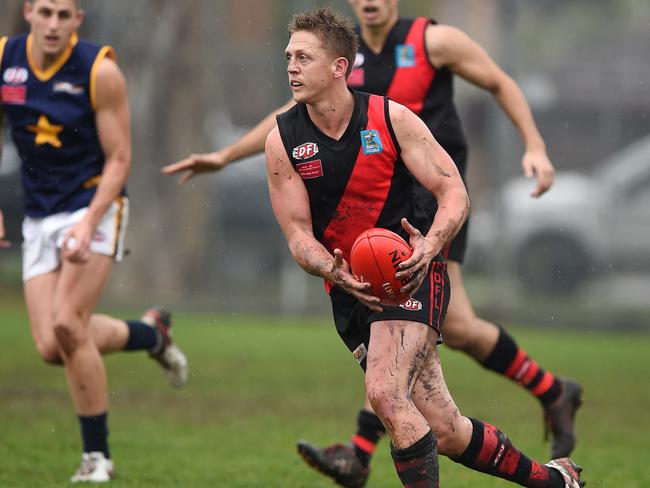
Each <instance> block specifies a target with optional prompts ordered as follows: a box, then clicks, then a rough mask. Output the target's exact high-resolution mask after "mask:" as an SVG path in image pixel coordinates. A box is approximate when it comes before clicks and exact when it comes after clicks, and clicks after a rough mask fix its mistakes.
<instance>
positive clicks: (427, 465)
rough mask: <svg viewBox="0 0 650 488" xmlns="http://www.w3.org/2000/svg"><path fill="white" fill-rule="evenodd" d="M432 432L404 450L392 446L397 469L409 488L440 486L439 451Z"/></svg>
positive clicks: (402, 480) (403, 482)
mask: <svg viewBox="0 0 650 488" xmlns="http://www.w3.org/2000/svg"><path fill="white" fill-rule="evenodd" d="M436 446H437V443H436V439H435V438H434V437H433V433H432V432H431V431H429V432H427V433H426V434H425V435H424V437H422V439H420V440H419V441H417V442H416V443H415V444H413V445H412V446H409V447H405V448H404V449H395V448H394V447H392V446H391V455H392V456H393V462H394V463H395V469H396V470H397V475H398V476H399V479H400V481H401V482H402V484H403V485H404V486H406V487H409V488H438V487H439V486H440V478H439V471H440V470H439V467H438V449H437V447H436Z"/></svg>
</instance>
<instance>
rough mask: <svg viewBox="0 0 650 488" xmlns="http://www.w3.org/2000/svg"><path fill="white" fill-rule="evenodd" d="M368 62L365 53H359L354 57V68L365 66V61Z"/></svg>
mask: <svg viewBox="0 0 650 488" xmlns="http://www.w3.org/2000/svg"><path fill="white" fill-rule="evenodd" d="M365 62H366V57H365V56H364V55H363V53H357V57H356V58H354V65H353V66H352V67H353V68H360V67H361V66H363V63H365Z"/></svg>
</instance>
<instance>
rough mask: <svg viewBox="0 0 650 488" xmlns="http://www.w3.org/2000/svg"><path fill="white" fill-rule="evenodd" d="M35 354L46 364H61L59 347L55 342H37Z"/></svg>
mask: <svg viewBox="0 0 650 488" xmlns="http://www.w3.org/2000/svg"><path fill="white" fill-rule="evenodd" d="M36 352H37V353H38V355H39V356H40V357H41V359H42V360H43V361H45V362H46V363H48V364H63V360H62V359H61V354H60V353H59V347H58V345H57V343H56V341H55V340H50V341H37V342H36Z"/></svg>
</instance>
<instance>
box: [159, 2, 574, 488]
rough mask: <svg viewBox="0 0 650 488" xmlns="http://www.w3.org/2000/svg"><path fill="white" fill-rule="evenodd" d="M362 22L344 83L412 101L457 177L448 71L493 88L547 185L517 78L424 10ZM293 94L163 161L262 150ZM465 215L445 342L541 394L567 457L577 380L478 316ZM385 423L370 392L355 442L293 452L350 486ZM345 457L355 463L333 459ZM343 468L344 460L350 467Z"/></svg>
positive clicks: (461, 148)
mask: <svg viewBox="0 0 650 488" xmlns="http://www.w3.org/2000/svg"><path fill="white" fill-rule="evenodd" d="M349 3H350V5H351V6H352V8H353V10H354V12H355V15H356V17H357V19H358V21H359V24H360V25H359V27H358V28H357V32H358V34H359V37H360V51H359V55H358V56H357V58H356V60H355V65H354V69H353V70H352V73H351V76H350V78H349V79H348V84H349V85H350V86H353V87H354V88H357V89H359V90H361V91H366V92H369V93H375V94H379V95H388V96H389V97H390V98H391V99H392V100H395V101H397V102H399V103H401V104H404V105H405V106H407V107H409V108H410V109H411V110H413V111H414V112H415V113H416V114H418V115H419V116H420V118H421V119H422V120H423V121H424V122H425V123H426V124H427V126H428V127H429V129H430V130H431V132H432V133H433V134H434V136H435V137H436V138H437V140H438V141H439V143H440V144H441V145H442V147H443V148H444V149H445V150H446V151H447V152H448V153H449V154H450V155H451V156H452V159H453V160H454V162H455V163H456V166H457V167H458V169H459V171H460V173H461V176H464V174H465V170H466V159H467V142H466V139H465V135H464V133H463V130H462V125H461V122H460V119H459V117H458V114H457V111H456V108H455V105H454V102H453V86H452V84H453V76H454V75H455V74H457V75H459V76H461V77H462V78H464V79H466V80H467V81H469V82H471V83H473V84H475V85H477V86H479V87H480V88H483V89H485V90H487V91H489V92H490V93H491V94H492V95H493V96H494V98H495V100H496V101H497V103H498V104H499V106H500V107H501V108H502V110H503V111H504V112H505V113H506V114H507V115H508V116H509V118H510V119H511V120H512V122H513V124H514V125H515V126H516V127H517V129H518V130H519V132H520V134H521V137H522V140H523V142H524V145H525V152H524V155H523V158H522V167H523V171H524V174H525V176H527V177H533V176H534V177H535V178H536V181H537V184H536V187H535V190H534V192H533V193H532V196H533V197H539V196H541V195H542V194H543V193H545V192H546V191H547V190H548V189H549V188H550V187H551V185H552V183H553V178H554V169H553V166H552V164H551V162H550V161H549V159H548V156H547V154H546V149H545V145H544V141H543V139H542V137H541V135H540V133H539V131H538V129H537V127H536V124H535V121H534V119H533V117H532V114H531V111H530V108H529V106H528V103H527V102H526V99H525V98H524V95H523V93H522V92H521V90H520V89H519V87H518V86H517V84H516V83H515V82H514V81H513V80H512V78H510V77H509V76H508V75H507V74H506V73H504V72H503V70H501V69H500V68H499V67H498V66H497V65H496V64H495V63H494V61H493V60H492V59H491V58H490V57H489V55H488V54H487V53H486V52H485V51H484V50H483V49H482V48H481V47H480V46H479V45H478V44H477V43H476V42H474V41H473V40H472V39H470V38H469V37H468V36H467V35H466V34H464V33H463V32H461V31H459V30H458V29H455V28H453V27H450V26H444V25H437V24H435V23H433V22H432V21H430V20H428V19H425V18H418V19H415V20H411V19H403V18H400V17H399V12H398V2H397V0H350V1H349ZM293 104H294V102H293V101H289V102H288V103H286V104H285V105H284V106H283V107H281V108H279V109H278V110H276V111H274V112H273V113H272V114H270V115H269V116H267V117H266V118H265V119H263V120H262V121H261V122H260V123H259V124H258V125H257V126H256V127H255V128H253V129H252V130H251V131H250V132H249V133H248V134H246V135H245V136H243V137H242V138H241V139H239V140H238V141H236V142H235V143H233V144H232V145H230V146H228V147H225V148H223V149H221V150H219V151H216V152H214V153H209V154H196V155H191V156H190V157H188V158H186V159H184V160H182V161H179V162H177V163H175V164H172V165H169V166H167V167H166V168H164V169H163V171H164V172H165V173H167V174H173V173H179V172H180V173H183V175H182V177H181V180H180V182H181V183H184V182H185V181H187V180H188V179H189V178H191V177H193V176H194V175H196V174H200V173H203V172H207V171H215V170H219V169H221V168H223V167H225V166H226V165H228V164H229V163H231V162H233V161H237V160H239V159H241V158H244V157H247V156H250V155H252V154H255V153H257V152H259V151H261V150H262V146H263V141H264V139H265V137H266V135H267V134H268V132H269V131H270V130H271V129H272V127H273V126H274V125H275V119H274V116H275V114H276V113H281V112H284V111H286V110H288V109H289V108H290V107H291V106H293ZM416 194H417V198H418V200H419V202H420V203H421V211H425V212H427V211H431V210H432V209H435V200H434V199H433V198H432V197H431V195H430V194H429V193H428V192H427V191H426V190H425V189H423V188H422V187H419V188H417V189H416ZM467 231H468V224H467V223H466V224H465V225H464V226H463V227H462V228H461V230H460V232H459V234H458V235H457V236H456V237H455V238H454V240H453V241H452V242H451V243H450V244H449V245H448V246H447V248H446V249H445V254H446V258H447V262H448V272H449V278H450V281H451V285H452V288H453V289H454V294H453V298H452V300H451V302H450V304H449V310H448V313H447V319H446V322H445V333H444V341H445V343H446V344H447V345H448V346H450V347H452V348H454V349H458V350H460V351H463V352H465V353H467V354H468V355H470V356H471V357H472V358H474V359H475V360H476V361H478V362H479V363H480V364H481V365H483V366H484V367H485V368H487V369H490V370H492V371H494V372H496V373H498V374H501V375H503V376H506V377H508V378H510V379H512V380H513V381H515V382H516V383H517V384H519V385H521V386H523V387H524V388H526V389H527V390H528V391H529V392H530V393H532V394H533V395H534V396H535V397H536V398H538V400H539V401H540V403H541V405H542V408H543V410H544V417H545V424H546V426H547V428H548V429H549V430H550V432H551V434H552V436H553V442H552V448H551V458H558V457H563V456H568V455H569V454H570V453H571V451H572V450H573V448H574V446H575V432H574V417H575V412H576V410H577V408H578V407H579V405H580V403H581V392H582V389H581V387H580V385H579V384H577V383H576V382H575V381H571V380H565V379H561V378H558V377H557V376H555V375H554V374H552V373H551V372H550V371H548V370H545V369H544V368H542V367H541V366H540V365H539V364H538V363H537V362H536V361H535V360H533V359H532V358H530V357H529V355H528V354H527V353H526V352H525V351H524V350H523V349H522V348H521V347H520V346H519V345H518V344H517V343H516V341H515V340H514V339H513V338H512V337H511V336H510V334H508V332H507V331H506V330H505V329H503V328H502V327H500V326H497V325H496V324H493V323H490V322H488V321H485V320H483V319H481V318H480V317H478V316H477V315H476V313H475V311H474V309H473V307H472V305H471V303H470V301H469V297H468V296H467V293H466V291H465V288H464V285H463V280H462V274H461V264H462V262H463V260H464V257H465V248H466V243H467ZM384 432H385V431H384V427H383V425H382V423H381V422H380V421H379V419H378V418H377V417H376V416H375V415H374V414H373V413H372V408H371V406H370V404H369V402H368V401H366V403H365V406H364V408H363V409H362V410H361V411H360V412H359V414H358V416H357V432H356V433H355V435H354V436H353V437H352V444H353V446H352V449H350V448H349V447H348V446H345V445H341V444H337V445H334V446H330V447H329V448H327V449H319V448H317V447H316V446H313V445H311V444H310V443H307V442H300V443H299V452H300V453H301V455H303V457H304V458H305V459H306V460H307V461H308V462H309V463H310V464H311V465H312V466H314V467H316V468H317V469H320V470H321V471H323V472H324V473H326V474H329V475H331V476H334V477H335V478H336V479H337V480H339V481H340V482H342V483H346V481H345V480H346V479H349V482H350V483H352V484H351V485H350V486H359V484H358V483H362V484H363V483H364V482H365V481H361V480H365V479H366V478H367V475H368V470H367V466H368V463H369V462H370V459H371V456H372V453H373V451H374V449H375V445H376V443H377V441H378V440H379V439H380V438H381V436H382V435H383V434H384ZM341 458H343V459H347V460H348V464H350V466H351V468H350V469H351V471H347V472H346V473H344V472H343V471H341V470H340V469H338V468H337V467H336V466H337V464H339V465H340V464H341V461H340V459H341ZM346 470H347V467H346Z"/></svg>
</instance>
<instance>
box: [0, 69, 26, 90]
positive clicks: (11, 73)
mask: <svg viewBox="0 0 650 488" xmlns="http://www.w3.org/2000/svg"><path fill="white" fill-rule="evenodd" d="M27 78H29V73H28V72H27V69H25V68H23V67H22V66H12V67H11V68H7V69H6V70H5V72H4V73H3V74H2V79H3V80H4V82H5V83H6V84H8V85H20V84H22V83H25V82H26V81H27Z"/></svg>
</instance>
